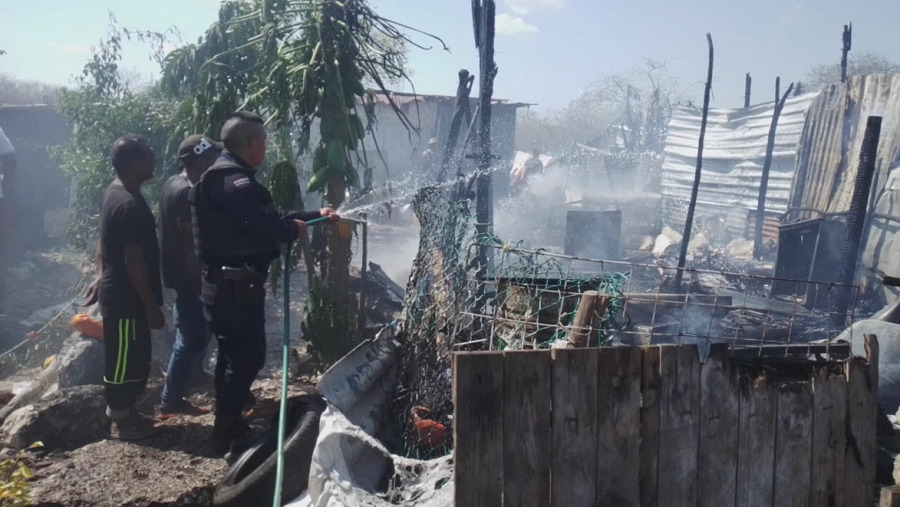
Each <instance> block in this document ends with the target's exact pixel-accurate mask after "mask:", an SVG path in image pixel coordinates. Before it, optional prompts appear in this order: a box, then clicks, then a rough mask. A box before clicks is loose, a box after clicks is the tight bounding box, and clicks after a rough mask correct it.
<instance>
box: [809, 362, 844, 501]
mask: <svg viewBox="0 0 900 507" xmlns="http://www.w3.org/2000/svg"><path fill="white" fill-rule="evenodd" d="M812 382H813V393H814V396H813V435H812V460H811V461H810V463H814V466H813V467H812V477H811V478H810V492H809V505H811V506H812V505H834V506H836V507H840V506H843V505H845V503H844V495H843V493H844V447H845V446H846V442H847V436H846V433H845V432H846V424H847V417H846V416H847V380H846V379H845V378H844V375H843V372H842V371H841V372H837V371H832V369H830V368H820V369H819V370H818V371H816V373H815V375H814V376H813V379H812Z"/></svg>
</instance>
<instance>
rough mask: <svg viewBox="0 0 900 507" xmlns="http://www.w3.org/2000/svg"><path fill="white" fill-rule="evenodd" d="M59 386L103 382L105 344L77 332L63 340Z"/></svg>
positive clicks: (59, 357)
mask: <svg viewBox="0 0 900 507" xmlns="http://www.w3.org/2000/svg"><path fill="white" fill-rule="evenodd" d="M58 359H59V388H60V389H65V388H67V387H75V386H87V385H102V384H103V344H102V343H100V342H99V341H97V340H94V339H93V338H82V337H81V335H80V334H79V333H75V334H73V335H72V336H70V337H69V338H67V339H66V341H65V342H63V346H62V350H61V351H60V353H59V356H58Z"/></svg>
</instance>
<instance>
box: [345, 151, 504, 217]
mask: <svg viewBox="0 0 900 507" xmlns="http://www.w3.org/2000/svg"><path fill="white" fill-rule="evenodd" d="M508 169H509V167H508V166H507V165H505V164H501V165H497V166H494V167H491V168H489V169H487V170H486V173H487V174H491V173H494V172H496V171H500V170H508ZM471 177H472V176H467V177H465V178H460V179H451V180H448V181H445V182H442V183H434V182H429V181H423V179H422V178H421V177H419V176H412V175H410V176H408V177H406V178H403V179H401V180H398V181H393V182H389V183H386V184H385V185H383V186H381V187H379V188H376V189H373V190H372V191H371V192H369V193H367V194H365V195H362V196H360V197H358V198H356V199H353V200H351V201H349V202H347V203H345V204H344V205H343V206H341V208H340V209H339V210H337V211H338V213H340V215H341V216H342V217H347V218H351V219H358V218H359V216H360V215H362V214H364V213H370V212H373V211H376V210H377V209H378V208H379V207H382V206H384V205H385V204H389V203H390V204H396V205H399V206H402V205H405V204H409V203H410V202H412V200H413V197H415V196H416V193H418V191H419V190H421V189H423V188H425V187H437V188H439V189H441V190H446V191H449V190H452V189H454V188H456V187H457V185H459V184H460V182H462V183H463V185H466V184H468V182H469V180H470V178H471Z"/></svg>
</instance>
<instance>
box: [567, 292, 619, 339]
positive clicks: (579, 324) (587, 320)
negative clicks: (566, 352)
mask: <svg viewBox="0 0 900 507" xmlns="http://www.w3.org/2000/svg"><path fill="white" fill-rule="evenodd" d="M609 301H610V298H609V296H607V295H606V294H600V293H599V292H597V291H595V290H589V291H585V292H583V293H582V294H581V300H580V302H579V303H578V310H576V311H575V318H574V319H573V320H572V328H571V330H570V331H569V340H568V343H566V347H567V348H584V347H587V346H589V345H590V340H591V335H592V334H593V332H594V331H595V329H596V327H597V326H599V325H600V321H602V320H603V315H604V314H605V313H606V308H607V307H608V306H609Z"/></svg>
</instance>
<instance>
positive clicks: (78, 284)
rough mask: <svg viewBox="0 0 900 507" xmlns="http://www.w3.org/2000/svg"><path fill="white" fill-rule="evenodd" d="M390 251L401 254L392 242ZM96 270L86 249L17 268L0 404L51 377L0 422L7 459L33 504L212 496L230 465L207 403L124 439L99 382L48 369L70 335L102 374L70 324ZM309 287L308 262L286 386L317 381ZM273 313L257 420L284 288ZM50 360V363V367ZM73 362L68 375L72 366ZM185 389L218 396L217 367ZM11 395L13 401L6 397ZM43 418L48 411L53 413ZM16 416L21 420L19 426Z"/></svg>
mask: <svg viewBox="0 0 900 507" xmlns="http://www.w3.org/2000/svg"><path fill="white" fill-rule="evenodd" d="M378 236H379V234H377V233H376V235H375V238H373V239H374V241H373V244H374V245H375V249H374V250H375V252H374V254H375V255H371V254H370V257H369V259H370V260H378V258H379V257H381V255H380V254H379V253H378V251H379V250H380V249H382V248H384V249H386V250H389V244H390V243H392V241H389V240H388V241H380V240H378ZM392 254H393V258H396V257H397V256H396V251H395V252H392ZM398 266H399V268H396V269H398V270H403V269H404V268H407V269H408V263H407V262H405V261H404V262H400V263H399V264H398ZM91 269H92V265H91V263H90V259H89V257H87V256H85V255H83V254H80V253H76V252H75V251H73V250H58V251H53V252H46V253H30V254H28V256H27V257H26V259H25V260H24V261H23V262H21V263H20V264H19V265H17V266H16V267H15V268H14V269H13V273H12V277H11V283H10V294H9V297H8V298H7V300H6V304H5V305H4V307H3V308H2V309H0V351H6V352H3V353H0V412H2V411H3V409H4V408H3V404H4V403H7V402H8V401H9V399H10V397H12V396H13V395H14V394H16V393H19V392H22V391H23V390H27V389H28V388H29V386H35V385H40V382H41V381H40V379H41V378H42V377H44V378H50V379H52V381H51V382H50V383H49V388H48V389H47V390H46V392H45V393H44V394H43V396H42V397H35V398H34V399H33V400H28V401H27V402H26V403H25V404H23V406H26V409H27V410H26V409H23V410H22V411H21V412H19V413H17V414H16V415H14V416H9V417H8V418H7V419H6V421H5V424H4V426H3V428H2V429H0V449H2V450H0V458H9V457H16V456H17V455H21V456H22V457H21V459H22V460H23V462H24V463H26V464H27V465H28V466H29V467H30V469H31V470H32V471H33V473H34V477H33V479H32V480H31V481H30V482H29V485H28V491H29V495H30V502H31V503H30V505H48V506H82V505H83V506H87V505H109V506H124V505H128V506H151V505H152V506H166V505H208V504H209V502H210V499H211V497H212V492H213V490H214V489H215V487H216V485H217V484H218V482H219V481H220V479H221V478H222V476H223V475H224V473H225V472H226V470H227V468H228V467H227V465H226V463H225V460H224V459H223V457H222V456H220V455H217V454H216V453H215V452H214V450H213V449H212V447H211V444H210V437H211V434H212V424H213V419H214V416H213V415H212V414H206V415H202V416H181V417H177V418H173V419H170V420H167V421H163V422H161V423H159V426H160V427H161V429H162V431H161V432H160V433H159V434H157V435H155V436H154V437H151V438H149V439H147V440H146V441H142V442H140V443H137V444H135V443H126V442H121V441H117V440H111V439H109V423H108V420H106V419H105V417H103V416H101V417H97V415H98V414H95V412H98V413H100V414H102V406H103V404H104V402H103V397H102V396H103V395H102V387H100V386H90V385H87V386H84V385H81V386H79V384H78V383H77V382H76V383H72V385H76V386H78V387H67V386H65V385H64V386H62V387H63V388H64V389H60V386H59V383H61V382H62V379H63V372H62V371H60V372H59V373H57V372H56V371H53V370H54V368H57V369H58V368H60V367H59V364H63V367H62V368H66V367H67V366H66V365H67V363H66V362H65V360H62V361H56V362H55V363H54V362H53V361H52V360H53V359H54V358H57V357H58V358H59V359H62V358H63V357H65V356H66V354H67V353H69V351H71V350H72V348H73V344H74V345H76V347H75V348H76V349H77V350H78V351H80V352H79V353H84V354H85V356H84V357H90V358H91V359H90V360H88V361H87V362H86V364H87V365H88V366H87V369H88V370H89V371H85V372H81V371H79V372H77V373H78V375H87V376H93V377H94V378H95V379H96V378H97V375H99V374H102V373H101V372H99V371H90V368H91V365H95V366H97V367H100V368H102V366H100V364H102V363H99V359H98V358H102V348H101V347H100V344H99V342H94V341H93V340H91V339H86V338H82V337H80V335H72V329H71V327H70V325H69V320H70V318H71V316H72V315H73V314H74V313H76V312H83V311H85V309H84V308H81V307H79V306H78V304H77V303H78V302H79V301H80V294H81V293H82V291H83V290H84V288H85V287H86V284H87V282H88V280H89V279H90V278H91ZM392 271H393V269H392ZM397 289H398V291H399V287H398V288H397ZM400 292H402V291H400ZM306 295H307V278H306V274H305V272H304V271H303V270H302V268H301V269H300V270H298V271H297V272H295V273H294V274H293V276H292V277H291V304H290V311H291V325H292V330H291V336H292V339H291V347H292V349H293V353H292V355H291V361H292V375H291V378H292V384H291V386H290V388H289V396H291V397H293V396H296V395H299V394H302V393H306V392H311V391H312V390H313V389H314V381H315V375H314V371H313V369H312V365H311V364H310V362H309V359H308V356H306V354H305V348H306V342H304V341H303V340H302V339H301V338H300V331H299V327H300V322H301V321H302V320H303V318H304V301H305V299H306ZM170 296H172V295H171V294H169V295H167V307H166V308H165V311H166V312H167V313H166V314H167V316H169V315H171V314H170V312H171V308H170V305H171V297H170ZM401 299H402V298H401ZM373 304H374V303H373ZM389 306H390V305H389ZM170 320H171V319H170ZM266 322H267V334H268V336H267V338H268V346H269V347H268V349H269V350H268V352H269V353H268V355H267V360H266V367H265V368H264V370H263V371H262V372H261V374H260V376H259V379H258V380H257V381H256V382H255V383H254V385H253V388H252V390H253V393H254V395H255V396H256V398H257V405H256V406H255V407H254V408H253V410H252V411H251V412H249V413H248V417H249V418H250V419H254V420H256V422H257V423H260V424H269V422H270V421H271V420H272V418H273V417H274V415H275V412H276V410H277V400H278V398H279V396H280V379H281V362H282V345H281V344H282V335H283V322H284V315H283V302H282V289H281V288H280V287H279V288H278V289H277V290H275V291H273V292H270V293H269V295H268V301H267V311H266ZM168 325H169V333H168V338H167V339H166V340H165V341H163V342H159V343H154V344H153V347H154V349H153V366H152V369H151V379H150V381H149V383H148V388H147V390H146V391H145V393H144V394H143V395H142V397H141V399H140V400H139V408H140V410H141V411H142V412H144V413H145V414H148V415H151V414H154V413H155V411H156V409H157V408H158V400H159V396H160V393H161V391H162V386H163V383H164V372H165V368H166V365H167V363H168V357H169V353H170V351H171V341H172V340H173V338H174V330H173V329H171V322H169V323H168ZM64 342H65V344H66V345H65V346H64ZM61 351H63V352H64V353H63V354H60V352H61ZM57 354H59V356H57ZM84 357H82V358H81V361H82V362H83V363H84V362H85V360H84ZM214 357H215V343H212V344H210V349H209V351H208V354H207V364H206V368H207V369H208V370H209V371H212V366H213V365H214ZM47 365H50V366H49V368H48V369H46V370H45V369H44V368H45V367H47ZM70 373H71V372H69V374H67V376H68V377H71V376H72V375H71V374H70ZM57 378H58V379H59V382H57ZM54 393H55V394H54ZM189 399H190V401H192V402H193V403H194V404H195V405H198V406H206V407H211V406H212V405H213V401H214V388H213V385H212V378H211V375H209V374H208V373H207V375H206V376H205V378H201V379H199V380H198V382H197V383H196V385H194V386H192V388H191V390H190V394H189ZM14 405H15V400H14V401H13V402H12V403H10V407H12V406H14ZM35 407H36V408H35ZM0 417H2V416H0ZM48 417H51V419H50V420H51V421H52V422H50V423H48V422H47V421H48V419H47V418H48ZM15 426H18V428H17V429H15V431H13V429H14V427H15ZM22 428H25V429H22ZM36 440H41V441H46V442H45V444H46V445H45V447H44V448H42V449H38V450H35V451H28V452H25V453H24V454H21V453H22V451H21V449H23V448H24V447H27V446H28V445H29V444H30V443H31V442H33V441H36ZM0 473H2V472H0Z"/></svg>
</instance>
